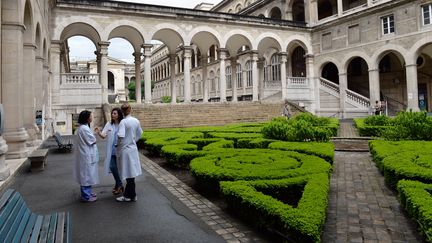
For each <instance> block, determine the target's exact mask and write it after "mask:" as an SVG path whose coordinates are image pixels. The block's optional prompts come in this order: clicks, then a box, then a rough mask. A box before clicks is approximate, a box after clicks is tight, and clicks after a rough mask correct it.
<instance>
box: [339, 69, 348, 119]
mask: <svg viewBox="0 0 432 243" xmlns="http://www.w3.org/2000/svg"><path fill="white" fill-rule="evenodd" d="M339 90H340V92H339V99H340V118H344V117H345V101H346V90H347V74H346V73H339Z"/></svg>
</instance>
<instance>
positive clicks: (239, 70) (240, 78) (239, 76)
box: [237, 63, 243, 88]
mask: <svg viewBox="0 0 432 243" xmlns="http://www.w3.org/2000/svg"><path fill="white" fill-rule="evenodd" d="M242 74H243V72H242V66H241V64H240V63H238V64H237V88H242V87H243V75H242Z"/></svg>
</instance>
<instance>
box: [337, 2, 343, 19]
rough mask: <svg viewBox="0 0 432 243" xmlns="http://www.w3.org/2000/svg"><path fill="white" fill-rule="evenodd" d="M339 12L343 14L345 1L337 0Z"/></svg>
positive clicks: (340, 14)
mask: <svg viewBox="0 0 432 243" xmlns="http://www.w3.org/2000/svg"><path fill="white" fill-rule="evenodd" d="M337 13H338V16H339V17H341V16H342V15H343V2H342V0H337Z"/></svg>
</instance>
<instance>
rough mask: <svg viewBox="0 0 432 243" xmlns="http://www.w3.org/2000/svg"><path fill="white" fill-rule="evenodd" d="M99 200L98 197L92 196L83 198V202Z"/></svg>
mask: <svg viewBox="0 0 432 243" xmlns="http://www.w3.org/2000/svg"><path fill="white" fill-rule="evenodd" d="M96 201H97V197H93V196H92V197H90V198H89V199H84V198H81V202H96Z"/></svg>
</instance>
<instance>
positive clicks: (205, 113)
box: [131, 102, 297, 129]
mask: <svg viewBox="0 0 432 243" xmlns="http://www.w3.org/2000/svg"><path fill="white" fill-rule="evenodd" d="M131 106H132V115H133V116H135V117H136V118H138V119H139V120H140V122H141V126H142V127H143V129H151V128H167V127H192V126H210V125H225V124H229V123H239V122H258V121H267V120H270V119H272V118H273V117H277V116H281V114H282V108H283V103H282V102H274V103H273V102H272V103H266V102H238V103H193V104H184V103H180V104H175V105H171V104H153V105H147V104H131ZM293 111H294V112H296V111H297V110H296V109H295V108H294V110H293Z"/></svg>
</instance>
